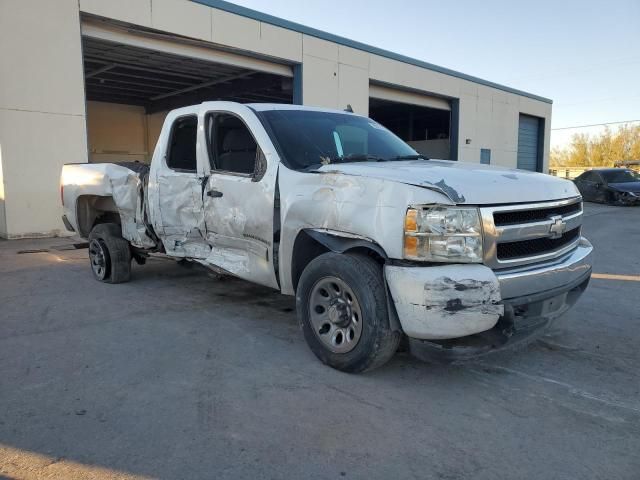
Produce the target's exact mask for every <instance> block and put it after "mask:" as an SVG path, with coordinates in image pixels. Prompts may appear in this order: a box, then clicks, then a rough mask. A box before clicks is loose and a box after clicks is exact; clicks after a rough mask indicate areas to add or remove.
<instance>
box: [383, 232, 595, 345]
mask: <svg viewBox="0 0 640 480" xmlns="http://www.w3.org/2000/svg"><path fill="white" fill-rule="evenodd" d="M592 251H593V247H592V246H591V244H590V243H589V242H588V241H587V240H586V239H585V238H581V239H580V242H579V245H578V247H577V248H576V249H574V250H573V251H572V252H569V253H567V254H566V255H564V256H562V257H559V258H557V259H554V260H553V261H549V262H545V263H543V264H536V265H526V266H523V267H517V268H511V269H504V270H497V271H493V270H491V269H490V268H488V267H486V266H484V265H475V264H474V265H446V266H431V267H416V266H411V267H406V266H393V265H387V266H385V277H386V281H387V284H388V286H389V291H390V293H391V297H392V299H393V303H394V305H395V308H396V312H397V314H398V319H399V321H400V324H401V326H402V329H403V331H404V332H405V334H406V335H407V336H408V337H410V339H413V340H412V344H416V345H418V344H421V343H429V344H432V343H433V344H434V345H436V346H437V347H438V348H440V345H445V347H444V348H446V345H453V344H454V343H456V342H452V341H450V340H451V339H458V340H462V338H461V337H463V338H464V339H466V340H473V341H472V343H473V344H483V349H484V348H485V347H486V344H487V343H488V344H490V345H489V346H490V347H492V346H496V344H500V345H501V344H502V343H506V341H505V342H502V340H504V338H503V337H505V336H506V337H507V338H506V340H508V341H509V343H513V342H512V340H515V339H516V338H521V337H522V335H518V336H517V337H516V336H515V333H516V332H520V333H524V332H527V333H531V334H532V333H534V332H538V331H540V330H544V329H543V328H542V327H544V326H545V325H548V324H549V323H550V321H551V320H553V319H555V318H557V317H558V316H560V315H562V314H563V313H564V312H565V311H566V310H568V309H569V308H570V307H571V305H573V304H574V303H575V302H576V300H577V299H578V298H579V296H580V295H581V294H582V292H583V291H584V289H585V288H586V285H587V284H588V282H589V278H590V276H591V265H592ZM496 333H500V335H499V336H500V337H501V338H500V339H497V338H496V335H495V334H496ZM480 334H482V335H481V336H484V337H487V338H484V339H483V340H482V341H480V342H478V341H476V340H478V339H477V338H472V337H475V336H476V335H480ZM529 336H530V335H529ZM466 340H465V341H466ZM498 340H499V341H498ZM458 343H459V342H458ZM463 343H464V342H463ZM498 346H499V345H498ZM413 349H414V348H413V346H412V350H413ZM466 351H469V350H468V349H467V350H466Z"/></svg>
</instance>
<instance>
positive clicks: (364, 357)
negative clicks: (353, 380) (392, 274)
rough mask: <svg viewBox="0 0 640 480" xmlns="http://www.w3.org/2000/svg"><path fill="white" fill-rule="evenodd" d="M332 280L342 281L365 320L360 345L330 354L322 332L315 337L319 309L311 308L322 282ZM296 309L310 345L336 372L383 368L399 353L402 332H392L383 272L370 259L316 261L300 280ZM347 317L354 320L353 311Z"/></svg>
mask: <svg viewBox="0 0 640 480" xmlns="http://www.w3.org/2000/svg"><path fill="white" fill-rule="evenodd" d="M331 278H337V279H339V280H340V281H341V282H343V283H344V285H345V286H346V287H347V288H348V289H350V291H351V292H352V293H353V294H354V295H355V298H356V302H357V304H358V305H357V308H358V309H359V311H360V312H361V317H362V318H361V319H359V321H360V322H361V326H360V327H359V328H360V330H359V338H358V340H357V343H356V344H355V346H354V347H351V348H352V349H351V350H350V351H348V352H344V353H336V352H334V351H331V349H330V346H329V345H327V341H326V340H324V343H323V340H321V339H320V338H321V334H322V329H320V330H319V332H318V333H316V332H315V330H316V329H315V328H314V326H313V322H312V315H313V314H312V312H311V309H312V308H317V307H312V305H311V299H312V292H315V291H317V290H316V289H317V288H318V287H317V286H318V284H319V282H322V281H331V280H327V279H331ZM321 290H322V289H321ZM314 298H315V297H314ZM296 308H297V313H298V320H299V322H300V326H301V328H302V331H303V333H304V337H305V340H306V341H307V344H308V345H309V347H310V348H311V350H312V351H313V353H314V354H315V355H316V356H317V357H318V359H320V361H321V362H323V363H324V364H326V365H329V366H331V367H333V368H335V369H337V370H341V371H343V372H349V373H359V372H364V371H367V370H373V369H374V368H377V367H380V366H382V365H384V364H385V363H386V362H387V361H388V360H389V359H390V358H391V357H392V356H393V355H394V353H395V352H396V350H397V349H398V343H399V342H400V338H401V335H402V332H400V331H393V330H391V329H390V328H389V315H388V311H387V299H386V292H385V284H384V281H383V278H382V268H381V266H380V265H379V264H378V263H376V262H375V261H374V260H373V259H371V258H370V257H367V256H364V255H350V254H337V253H325V254H322V255H320V256H319V257H317V258H315V259H313V260H312V261H311V262H310V263H309V264H308V265H307V267H306V268H305V269H304V271H303V272H302V275H301V276H300V280H299V282H298V287H297V291H296ZM330 308H333V307H330ZM316 313H317V311H316ZM348 317H349V318H351V310H350V311H349V314H348ZM327 318H329V313H327ZM354 321H355V319H354ZM323 328H324V327H323Z"/></svg>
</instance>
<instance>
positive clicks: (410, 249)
mask: <svg viewBox="0 0 640 480" xmlns="http://www.w3.org/2000/svg"><path fill="white" fill-rule="evenodd" d="M404 256H405V257H417V256H418V237H409V236H406V237H404Z"/></svg>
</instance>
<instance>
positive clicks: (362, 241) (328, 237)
mask: <svg viewBox="0 0 640 480" xmlns="http://www.w3.org/2000/svg"><path fill="white" fill-rule="evenodd" d="M303 231H304V232H305V233H306V234H307V235H309V236H310V237H311V238H313V239H314V240H315V241H317V242H318V243H321V244H322V245H324V246H325V247H327V248H328V249H329V250H331V251H332V252H335V253H344V252H346V251H347V250H351V249H353V248H358V247H363V248H368V249H370V250H373V251H374V252H376V253H377V254H378V255H380V256H381V257H382V258H384V259H385V260H388V259H389V257H388V256H387V254H386V253H385V251H384V249H383V248H382V247H381V246H380V245H378V244H377V243H375V242H374V241H373V240H371V239H370V238H367V237H363V236H360V235H354V234H352V233H346V232H339V231H336V230H329V229H322V228H309V229H305V230H303Z"/></svg>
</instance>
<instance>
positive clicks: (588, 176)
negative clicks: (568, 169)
mask: <svg viewBox="0 0 640 480" xmlns="http://www.w3.org/2000/svg"><path fill="white" fill-rule="evenodd" d="M580 180H582V181H583V182H593V181H594V179H593V173H592V172H584V173H583V174H582V175H580Z"/></svg>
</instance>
